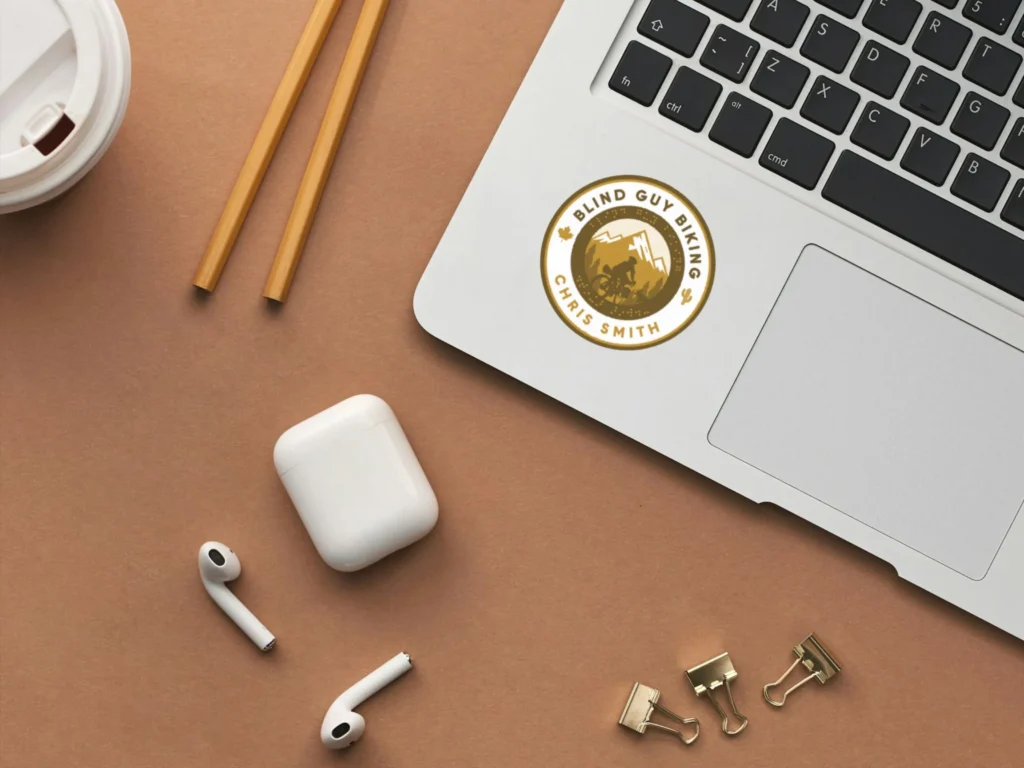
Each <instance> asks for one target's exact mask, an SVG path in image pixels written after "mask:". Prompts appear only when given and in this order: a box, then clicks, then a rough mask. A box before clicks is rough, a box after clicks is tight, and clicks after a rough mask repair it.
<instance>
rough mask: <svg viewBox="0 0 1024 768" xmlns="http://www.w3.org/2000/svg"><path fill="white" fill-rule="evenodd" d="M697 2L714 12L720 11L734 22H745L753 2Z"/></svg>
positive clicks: (704, 0)
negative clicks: (744, 19)
mask: <svg viewBox="0 0 1024 768" xmlns="http://www.w3.org/2000/svg"><path fill="white" fill-rule="evenodd" d="M697 2H698V3H700V4H701V5H706V6H707V7H708V8H710V9H711V10H713V11H718V12H719V13H720V14H722V15H723V16H728V17H729V18H730V19H732V20H733V21H743V17H744V16H746V15H747V9H748V8H749V7H750V3H751V2H752V0H697Z"/></svg>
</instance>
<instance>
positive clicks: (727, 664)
mask: <svg viewBox="0 0 1024 768" xmlns="http://www.w3.org/2000/svg"><path fill="white" fill-rule="evenodd" d="M686 677H687V679H688V680H689V681H690V685H692V686H693V691H694V693H696V694H697V697H698V698H699V697H701V696H707V698H708V701H710V702H711V705H712V706H713V707H714V708H715V710H716V711H717V712H718V715H719V717H721V718H722V732H723V733H724V734H725V735H726V736H736V735H737V734H740V733H742V732H743V729H744V728H746V727H747V723H748V722H749V721H748V720H747V718H745V717H744V716H743V715H741V714H740V711H739V710H738V709H736V700H735V699H733V697H732V681H733V680H735V679H736V677H737V673H736V667H734V666H733V665H732V660H730V659H729V654H728V653H723V654H721V655H719V656H715V658H713V659H711V660H709V661H705V662H704V663H703V664H699V665H698V666H696V667H694V668H693V669H688V670H686ZM723 685H724V686H725V693H726V695H727V696H728V697H729V706H730V707H731V708H732V714H733V715H734V716H735V717H736V719H737V720H738V721H739V723H740V725H739V727H738V728H734V729H733V730H729V715H727V714H726V712H725V710H724V709H722V705H721V704H719V703H718V700H717V699H716V698H715V694H714V691H715V689H716V688H720V687H721V686H723Z"/></svg>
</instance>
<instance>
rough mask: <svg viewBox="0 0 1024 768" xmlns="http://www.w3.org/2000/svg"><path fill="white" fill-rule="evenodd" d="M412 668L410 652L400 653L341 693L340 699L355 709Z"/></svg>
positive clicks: (345, 704)
mask: <svg viewBox="0 0 1024 768" xmlns="http://www.w3.org/2000/svg"><path fill="white" fill-rule="evenodd" d="M410 669H412V659H411V658H409V654H407V653H400V654H398V655H397V656H395V657H394V658H393V659H391V660H390V661H387V662H385V663H384V664H382V665H381V666H379V667H377V669H375V670H374V671H373V672H371V673H370V674H368V675H367V676H366V677H364V678H363V679H362V680H360V681H359V682H358V683H356V684H355V685H353V686H352V687H351V688H349V689H348V690H347V691H345V692H344V693H343V694H341V696H339V697H338V701H340V702H343V703H344V706H346V707H348V708H349V709H355V708H356V707H358V706H359V705H360V704H362V703H363V702H364V701H366V700H367V699H368V698H370V697H371V696H373V694H375V693H377V692H379V691H380V690H382V689H383V688H386V687H387V686H389V685H391V683H393V682H395V680H397V679H398V678H400V677H401V676H402V675H404V674H405V673H406V672H408V671H409V670H410Z"/></svg>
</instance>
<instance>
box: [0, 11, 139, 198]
mask: <svg viewBox="0 0 1024 768" xmlns="http://www.w3.org/2000/svg"><path fill="white" fill-rule="evenodd" d="M129 73H130V60H129V53H128V39H127V33H126V32H125V31H124V24H123V22H122V20H121V16H120V14H119V13H118V11H117V7H116V5H115V4H114V2H113V0H0V212H3V211H4V210H11V209H14V208H16V207H24V205H26V204H27V205H31V204H34V203H35V202H39V201H40V200H39V199H38V198H39V197H40V195H42V196H43V199H45V198H46V197H52V196H53V194H59V192H60V191H63V189H65V188H67V186H70V184H72V183H74V182H75V181H77V180H78V178H80V176H81V175H84V173H85V171H87V170H88V169H89V168H91V167H92V165H93V164H94V163H95V162H96V160H98V159H99V155H102V154H103V151H105V149H106V147H107V146H108V145H109V143H110V141H111V140H112V138H113V133H116V131H117V128H118V126H119V125H120V122H121V118H122V117H123V115H124V108H125V106H126V104H127V96H128V84H129V81H130V74H129ZM54 190H56V191H54ZM51 192H52V194H50V193H51Z"/></svg>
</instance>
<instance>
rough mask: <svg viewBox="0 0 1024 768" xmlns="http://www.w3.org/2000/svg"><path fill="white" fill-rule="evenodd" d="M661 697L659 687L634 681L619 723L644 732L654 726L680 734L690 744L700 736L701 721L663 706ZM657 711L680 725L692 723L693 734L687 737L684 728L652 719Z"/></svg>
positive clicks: (663, 731) (672, 733) (684, 742)
mask: <svg viewBox="0 0 1024 768" xmlns="http://www.w3.org/2000/svg"><path fill="white" fill-rule="evenodd" d="M660 698H661V691H659V690H658V689H657V688H652V687H651V686H649V685H644V684H643V683H633V690H632V691H630V693H629V698H628V699H627V700H626V707H625V709H623V710H622V716H621V717H620V718H619V725H621V726H624V727H626V728H629V729H630V730H631V731H636V732H637V733H640V734H643V733H646V732H647V729H648V728H654V729H655V730H658V731H661V732H662V733H668V734H670V735H672V736H678V737H679V740H680V741H682V742H683V744H685V745H686V746H690V745H691V744H693V742H695V741H696V740H697V737H699V736H700V721H699V720H697V718H695V717H681V716H680V715H677V714H676V713H675V712H673V711H672V710H671V709H668V708H667V707H663V706H661V704H659V703H658V699H660ZM655 712H659V713H660V714H662V715H664V716H665V717H667V718H669V719H671V720H675V721H676V722H677V723H679V724H680V725H692V726H693V736H692V737H690V738H686V734H684V733H683V732H682V730H677V729H675V728H670V727H669V726H667V725H662V724H661V723H655V722H653V721H652V720H651V718H652V717H653V716H654V713H655Z"/></svg>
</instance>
